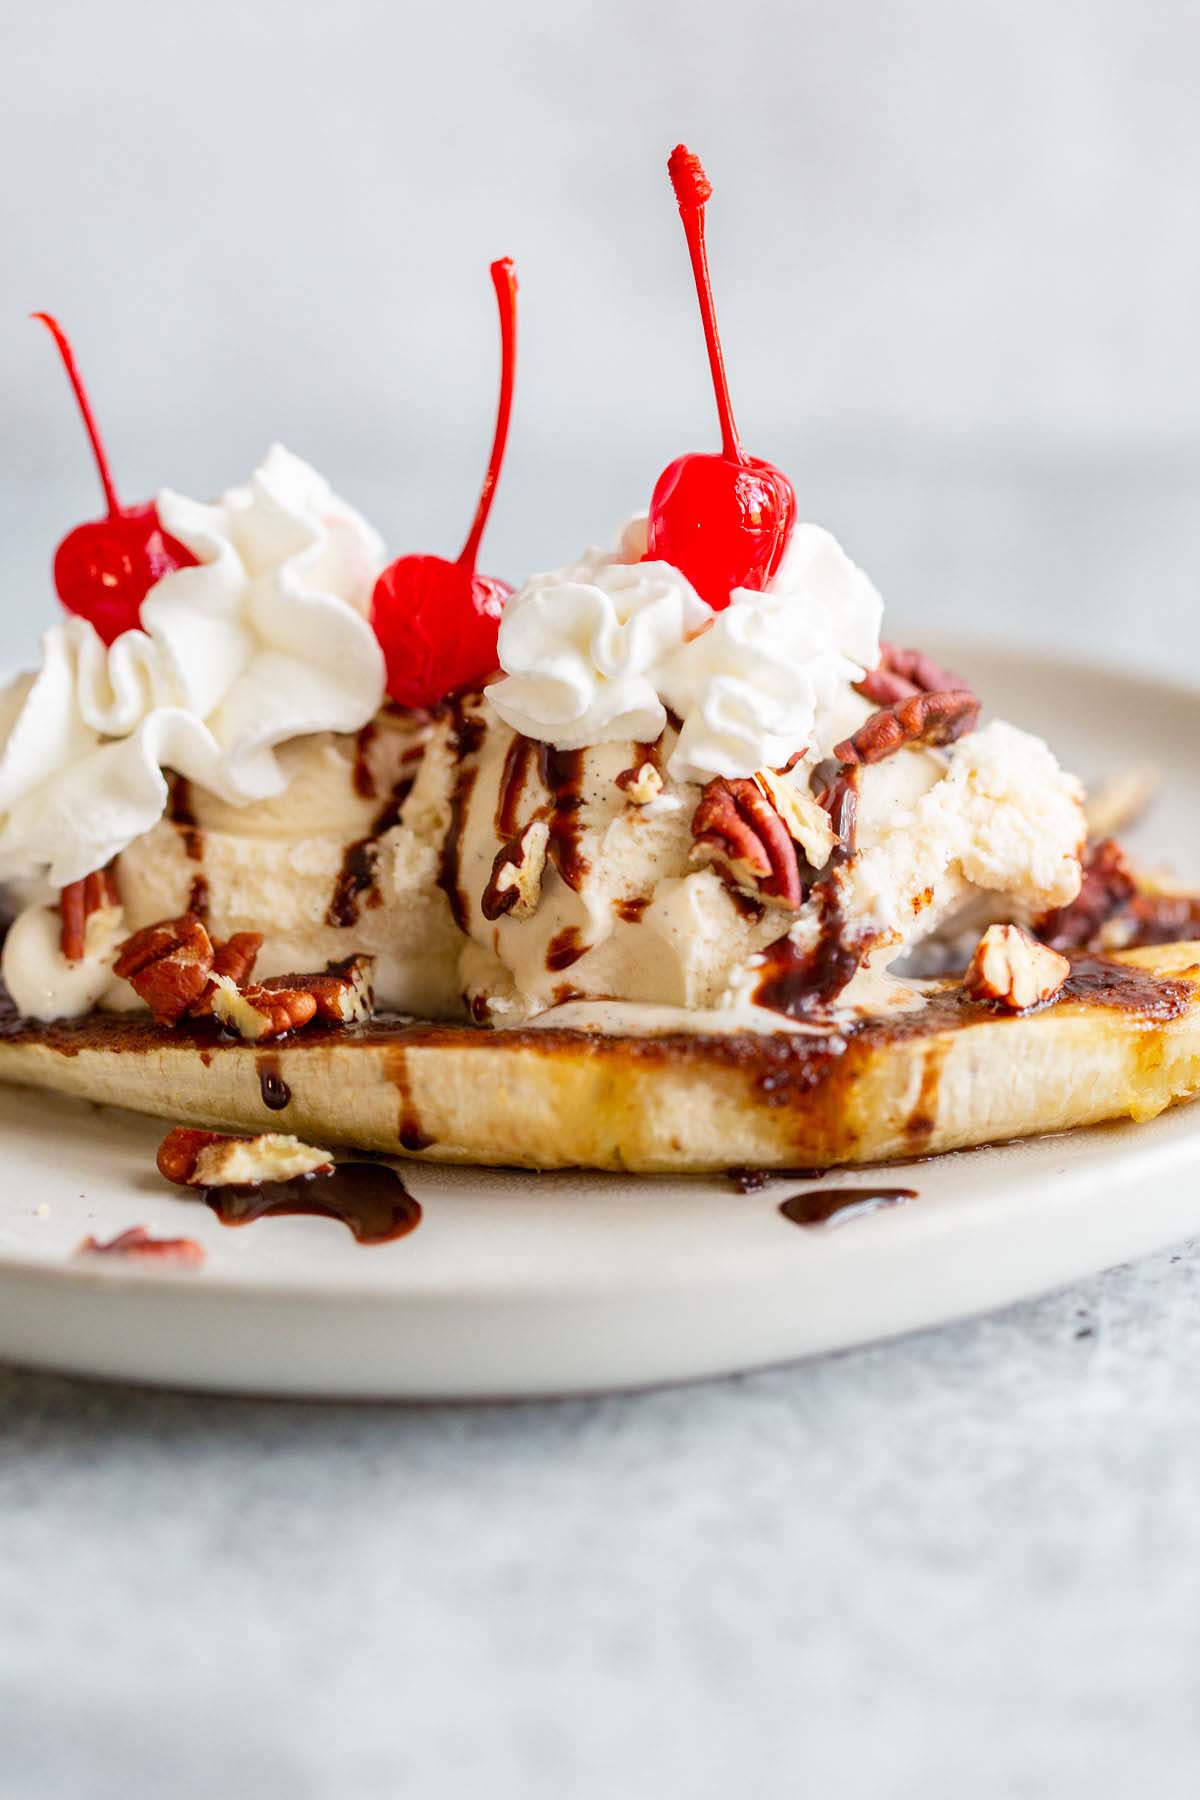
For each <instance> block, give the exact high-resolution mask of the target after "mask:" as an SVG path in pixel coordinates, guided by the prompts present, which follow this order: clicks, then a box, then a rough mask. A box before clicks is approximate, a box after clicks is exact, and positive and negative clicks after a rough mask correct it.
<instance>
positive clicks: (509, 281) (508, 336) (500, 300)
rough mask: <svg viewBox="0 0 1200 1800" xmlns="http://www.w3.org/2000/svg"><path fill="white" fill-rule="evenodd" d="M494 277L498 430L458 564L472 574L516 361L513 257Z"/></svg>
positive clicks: (496, 475)
mask: <svg viewBox="0 0 1200 1800" xmlns="http://www.w3.org/2000/svg"><path fill="white" fill-rule="evenodd" d="M491 276H492V286H493V287H494V288H495V290H496V305H497V307H498V309H499V312H500V399H499V401H498V403H497V406H496V433H495V436H494V437H493V438H492V452H491V455H490V456H489V457H488V465H487V473H486V475H485V476H484V478H483V487H482V488H481V489H480V493H479V505H478V506H477V507H476V508H475V518H474V521H473V522H472V525H471V529H470V531H469V532H468V533H467V541H466V543H465V544H464V545H463V547H462V552H461V554H460V556H459V558H458V564H459V567H460V568H462V569H468V570H469V571H470V572H471V574H472V575H473V574H474V573H475V564H476V562H477V561H478V558H479V546H480V543H481V542H482V540H483V533H484V530H485V528H486V526H487V522H488V514H489V513H490V512H491V510H492V500H493V499H494V497H495V493H496V483H497V481H498V480H499V479H500V465H501V464H502V463H503V461H504V446H505V444H506V443H507V442H508V422H509V419H510V418H511V417H512V400H513V379H514V376H515V374H516V363H517V272H516V270H515V269H514V268H513V265H512V258H511V257H509V256H502V257H500V258H499V260H498V261H496V262H494V263H493V264H492V267H491Z"/></svg>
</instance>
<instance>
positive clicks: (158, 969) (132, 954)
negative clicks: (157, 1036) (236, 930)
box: [113, 913, 213, 1025]
mask: <svg viewBox="0 0 1200 1800" xmlns="http://www.w3.org/2000/svg"><path fill="white" fill-rule="evenodd" d="M212 966H213V947H212V940H211V938H210V937H209V935H208V933H207V931H206V930H205V929H204V926H203V925H202V924H201V923H200V920H199V919H198V918H197V917H196V915H195V914H194V913H184V914H183V916H182V917H181V918H178V919H165V920H163V921H162V922H161V923H160V924H158V925H147V926H145V927H144V928H143V930H141V931H135V932H134V934H133V936H132V937H130V938H127V939H126V940H125V943H124V944H123V945H122V946H121V954H120V955H119V956H118V957H117V960H116V962H115V963H114V964H113V972H114V974H116V975H119V976H120V977H121V978H122V979H123V980H125V981H127V982H128V983H129V985H130V987H132V989H133V991H134V993H135V994H137V995H138V997H139V999H141V1000H144V1001H145V1003H146V1005H147V1006H148V1007H149V1008H150V1011H151V1012H152V1013H153V1014H154V1017H155V1018H156V1019H157V1021H158V1023H159V1024H160V1025H178V1024H179V1021H180V1020H181V1019H182V1018H183V1017H184V1015H185V1013H188V1012H190V1010H191V1009H192V1007H193V1006H195V1004H196V1002H197V1001H198V1000H199V999H200V998H201V996H202V995H203V994H204V992H205V990H206V988H207V986H208V979H209V975H210V974H211V972H212Z"/></svg>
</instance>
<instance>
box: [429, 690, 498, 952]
mask: <svg viewBox="0 0 1200 1800" xmlns="http://www.w3.org/2000/svg"><path fill="white" fill-rule="evenodd" d="M472 698H473V696H472V695H464V694H452V695H451V697H450V698H449V699H448V700H446V701H444V702H443V706H444V708H445V711H446V712H447V713H448V714H449V717H450V722H451V737H450V756H451V761H452V763H453V766H454V785H453V787H452V788H451V790H450V822H449V824H448V825H447V827H446V835H445V837H444V838H443V840H442V855H441V862H440V865H439V868H438V886H439V887H440V888H441V890H442V892H443V893H444V894H445V896H446V898H447V900H448V901H449V902H450V911H451V913H452V914H453V915H454V922H455V924H456V925H457V926H458V928H459V930H460V931H465V930H466V928H467V916H468V911H469V906H468V900H467V896H466V894H465V893H464V892H463V887H462V881H461V868H462V840H463V828H464V825H465V822H466V811H467V805H468V802H469V801H470V798H471V795H472V793H473V792H474V789H475V783H476V781H477V779H478V777H479V765H478V763H477V762H476V760H475V758H476V757H477V755H478V753H479V750H480V749H481V747H482V745H483V740H484V738H485V736H486V735H487V726H486V725H485V724H484V722H483V720H482V719H479V718H469V717H468V716H467V713H466V704H467V702H468V700H470V699H472Z"/></svg>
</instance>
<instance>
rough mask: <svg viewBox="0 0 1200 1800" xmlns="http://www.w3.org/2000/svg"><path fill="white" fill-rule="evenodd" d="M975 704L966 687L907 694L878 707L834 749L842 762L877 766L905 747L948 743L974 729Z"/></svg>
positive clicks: (976, 707)
mask: <svg viewBox="0 0 1200 1800" xmlns="http://www.w3.org/2000/svg"><path fill="white" fill-rule="evenodd" d="M978 717H979V701H978V700H977V699H976V697H975V695H974V694H973V693H971V691H970V690H969V689H968V688H952V689H950V690H949V692H947V693H937V694H910V695H909V697H908V699H907V700H897V701H896V702H895V703H894V704H893V705H891V706H884V707H881V708H880V710H879V711H878V712H876V713H872V714H871V717H870V718H869V719H868V720H867V721H866V723H865V724H863V725H860V726H859V728H858V730H857V731H856V732H855V733H854V734H853V736H851V737H848V738H843V740H842V742H841V743H840V744H836V745H835V746H834V751H833V754H834V755H835V756H836V757H837V759H838V761H839V762H842V763H877V762H882V761H883V759H884V758H885V757H886V756H892V755H894V754H895V752H896V751H897V750H900V749H902V748H903V747H904V745H905V744H929V745H940V744H952V743H954V741H955V739H956V738H960V737H964V736H965V735H966V733H967V732H968V731H971V730H972V729H973V728H974V725H975V721H976V720H977V719H978Z"/></svg>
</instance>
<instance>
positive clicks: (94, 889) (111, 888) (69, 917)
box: [58, 866, 121, 963]
mask: <svg viewBox="0 0 1200 1800" xmlns="http://www.w3.org/2000/svg"><path fill="white" fill-rule="evenodd" d="M58 911H59V916H60V917H61V919H62V931H61V934H60V939H59V941H60V944H61V946H62V953H63V955H64V956H65V957H66V959H67V961H68V962H70V963H77V962H82V961H83V959H84V957H85V956H86V955H87V954H88V950H89V948H91V947H92V944H93V943H94V941H95V939H96V936H97V935H98V933H97V927H99V930H100V932H103V931H104V930H105V927H107V929H108V930H109V931H115V930H116V929H117V927H118V926H119V924H120V915H121V896H120V894H119V893H118V891H117V878H116V876H115V874H114V873H113V871H112V868H111V866H110V867H109V868H106V869H96V870H94V871H93V873H92V874H90V875H85V876H84V877H83V879H82V881H72V882H69V883H68V885H67V886H66V887H65V888H63V890H62V892H61V893H60V894H59V896H58ZM89 940H91V942H89Z"/></svg>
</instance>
